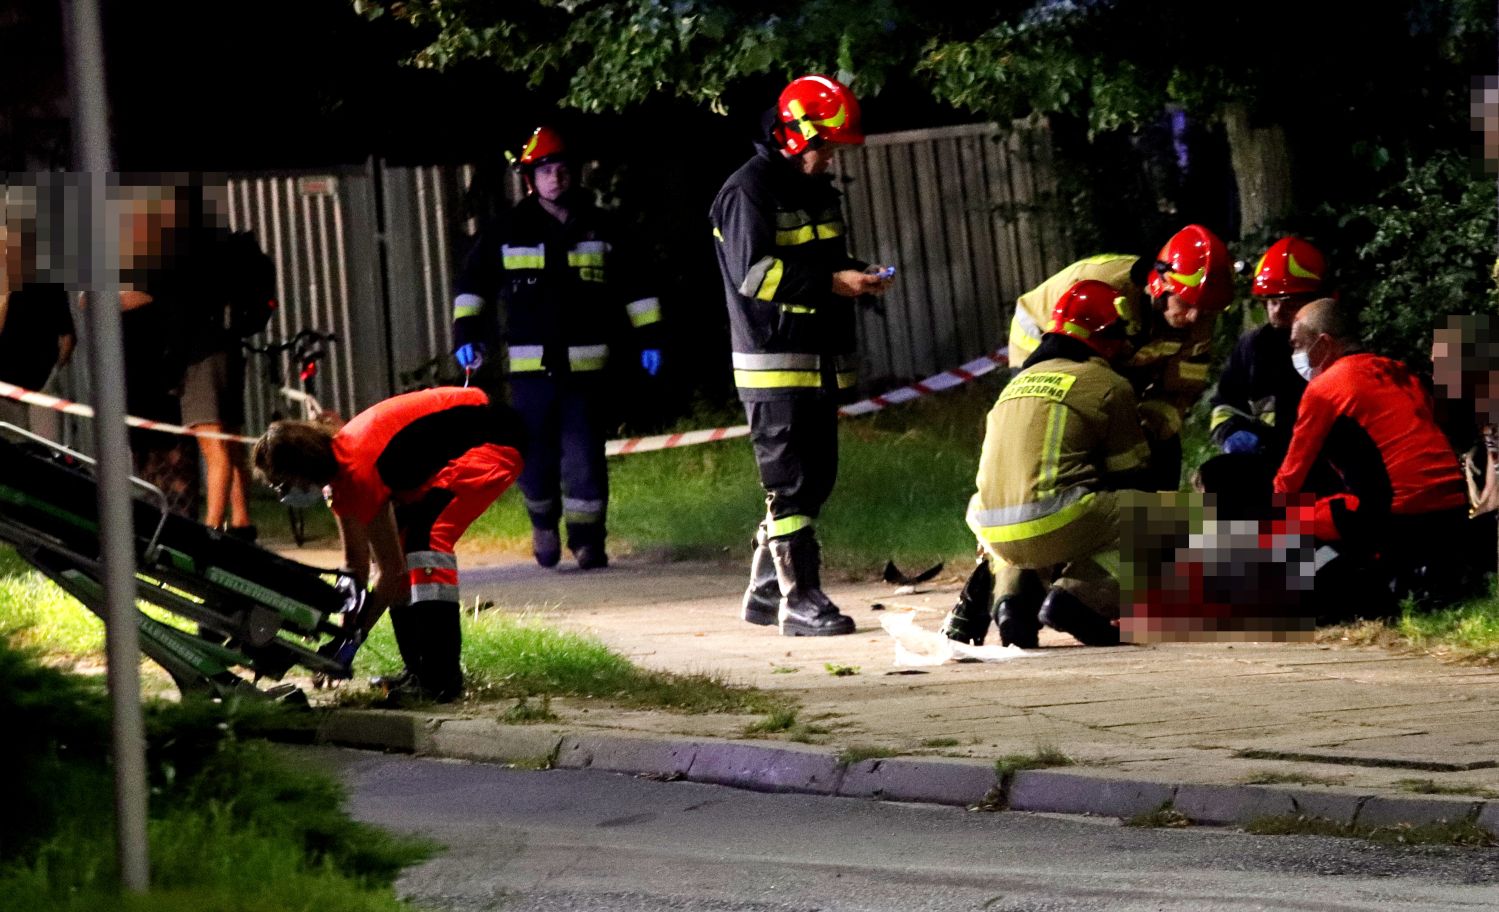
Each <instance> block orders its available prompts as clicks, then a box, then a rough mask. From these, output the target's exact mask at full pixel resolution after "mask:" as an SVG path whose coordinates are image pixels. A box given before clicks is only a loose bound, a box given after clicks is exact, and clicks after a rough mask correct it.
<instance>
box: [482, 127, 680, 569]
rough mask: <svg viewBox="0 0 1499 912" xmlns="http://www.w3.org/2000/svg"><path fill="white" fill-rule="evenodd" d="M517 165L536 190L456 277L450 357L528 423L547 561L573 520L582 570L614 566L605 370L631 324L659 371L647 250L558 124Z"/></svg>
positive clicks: (645, 358) (534, 530)
mask: <svg viewBox="0 0 1499 912" xmlns="http://www.w3.org/2000/svg"><path fill="white" fill-rule="evenodd" d="M513 161H514V163H515V166H516V167H517V168H518V169H519V171H520V173H521V176H522V177H523V178H524V180H525V182H526V189H527V191H528V195H527V196H526V198H525V199H523V200H521V201H520V202H518V203H516V204H515V206H514V207H512V209H511V210H510V212H509V213H507V214H506V216H505V217H504V218H502V219H499V220H497V221H496V222H495V223H494V224H490V225H486V226H485V228H484V230H483V231H482V232H481V233H480V236H479V239H478V242H477V243H476V244H475V245H474V247H473V249H472V250H471V251H470V253H469V255H468V256H467V257H466V258H465V260H464V263H463V267H462V269H461V270H460V271H459V275H458V278H457V281H456V282H455V283H454V285H455V287H454V292H455V298H454V301H453V354H454V357H455V358H456V359H457V361H458V363H459V366H461V367H463V368H464V369H465V371H468V372H470V373H471V375H472V376H473V378H474V380H475V382H476V383H477V384H478V385H479V386H481V387H483V388H484V389H485V390H486V391H487V392H489V393H490V394H491V395H493V396H495V397H496V399H499V398H500V397H501V396H502V395H503V390H504V389H505V388H506V387H507V386H508V388H509V394H510V400H511V402H512V404H513V405H514V406H515V408H516V410H517V411H518V412H520V414H521V416H522V417H523V418H524V419H525V421H526V428H527V432H528V439H529V446H530V449H529V450H527V452H526V465H525V470H524V471H523V472H522V473H521V476H520V488H521V492H522V493H523V494H524V495H525V501H526V512H527V513H528V514H529V515H530V518H531V549H532V553H533V555H534V556H535V558H536V562H537V563H538V564H540V565H541V566H543V567H554V566H556V565H557V564H558V562H559V561H560V560H561V556H562V536H561V532H560V529H559V527H560V526H563V525H565V527H566V531H567V544H568V547H569V549H570V550H571V551H572V552H573V555H574V556H575V557H576V558H577V561H578V566H579V567H580V568H581V569H584V570H589V569H594V568H600V567H605V566H607V565H608V563H609V557H608V554H607V553H606V551H605V549H604V540H605V535H606V529H605V517H606V513H607V507H608V503H609V471H608V465H607V463H606V462H605V459H604V444H605V442H606V441H607V439H608V429H609V426H610V423H611V422H610V419H609V415H608V410H609V404H610V381H609V379H608V377H607V374H606V369H607V368H608V366H609V363H610V361H611V360H613V359H614V354H615V350H616V349H618V348H620V347H621V345H622V343H624V340H623V339H621V338H620V337H621V336H622V335H624V333H622V332H619V331H617V330H619V329H622V328H623V327H624V326H625V324H626V323H627V322H628V324H629V325H630V326H633V327H634V334H635V336H636V339H635V340H634V341H636V342H638V343H639V347H640V358H641V360H640V365H641V368H642V369H643V370H645V371H646V372H647V373H648V374H651V375H652V376H654V375H655V374H656V372H657V371H658V370H659V369H660V366H661V351H660V340H659V331H660V321H661V302H660V301H659V300H658V299H657V298H656V297H655V296H654V295H653V294H651V293H650V291H649V288H650V285H649V282H647V281H646V280H645V279H644V273H645V270H644V269H643V268H642V263H641V259H642V258H641V256H640V255H638V254H635V255H632V254H631V252H630V251H628V250H626V249H624V248H625V244H626V241H627V238H626V237H625V236H624V233H623V232H621V231H619V230H617V229H615V228H614V227H613V226H611V225H610V224H609V222H608V220H607V219H606V217H605V215H604V213H602V212H600V211H599V210H598V209H596V208H595V207H594V206H593V205H592V204H591V203H590V202H588V200H587V199H586V197H585V195H584V194H582V193H580V192H579V191H578V188H577V177H578V175H577V168H576V163H575V162H574V161H573V158H572V156H571V154H570V153H569V151H568V148H567V146H566V145H565V144H564V143H563V140H562V137H561V135H560V134H559V133H558V132H557V131H556V130H555V129H553V128H551V127H547V126H543V127H538V128H537V129H536V131H535V132H534V133H533V134H532V135H531V138H530V140H529V141H527V143H526V145H525V147H524V149H523V150H522V151H521V154H520V156H519V157H518V158H515V159H513ZM500 308H504V313H505V320H504V321H503V325H504V328H505V330H504V331H505V335H504V338H503V340H502V339H501V337H500V327H501V325H502V324H501V321H500V320H499V319H498V311H499V309H500ZM502 342H503V346H502ZM501 365H504V368H505V370H503V371H502V370H501V369H500V368H501Z"/></svg>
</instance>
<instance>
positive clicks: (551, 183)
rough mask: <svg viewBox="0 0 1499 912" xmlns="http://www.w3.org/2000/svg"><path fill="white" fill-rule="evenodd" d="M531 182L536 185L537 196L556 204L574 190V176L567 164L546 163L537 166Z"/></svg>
mask: <svg viewBox="0 0 1499 912" xmlns="http://www.w3.org/2000/svg"><path fill="white" fill-rule="evenodd" d="M531 180H532V181H533V182H534V183H535V184H536V195H537V196H539V197H541V198H542V199H544V200H546V201H548V202H553V203H554V202H556V201H557V200H559V199H561V198H562V194H564V193H566V192H567V191H568V190H570V189H572V185H573V174H572V171H570V170H569V169H568V167H567V164H566V163H565V162H546V163H545V164H542V165H537V166H536V171H535V172H534V173H533V174H532V176H531Z"/></svg>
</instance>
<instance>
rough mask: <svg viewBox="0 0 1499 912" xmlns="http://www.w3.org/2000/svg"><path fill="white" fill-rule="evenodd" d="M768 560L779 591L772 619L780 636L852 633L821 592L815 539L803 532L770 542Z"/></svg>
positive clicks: (847, 620)
mask: <svg viewBox="0 0 1499 912" xmlns="http://www.w3.org/2000/svg"><path fill="white" fill-rule="evenodd" d="M770 556H771V560H772V562H773V563H774V564H775V568H776V582H777V583H779V584H780V588H781V604H780V610H779V611H778V612H777V615H776V619H777V620H778V621H779V622H780V625H781V636H840V635H842V634H846V633H853V632H854V619H853V618H851V617H849V616H847V615H845V614H843V613H842V612H840V611H839V610H838V606H837V605H834V604H833V601H832V599H830V598H828V597H827V595H826V594H824V593H823V591H822V580H821V577H820V575H819V563H820V555H819V554H818V548H817V539H816V538H815V537H814V536H813V534H812V532H811V530H809V529H804V530H802V531H800V532H797V533H795V534H793V535H788V536H786V537H785V538H772V539H771V540H770Z"/></svg>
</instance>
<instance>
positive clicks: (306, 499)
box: [281, 487, 323, 510]
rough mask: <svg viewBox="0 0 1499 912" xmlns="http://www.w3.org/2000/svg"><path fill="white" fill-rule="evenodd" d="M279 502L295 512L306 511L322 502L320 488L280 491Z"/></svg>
mask: <svg viewBox="0 0 1499 912" xmlns="http://www.w3.org/2000/svg"><path fill="white" fill-rule="evenodd" d="M281 502H282V503H283V504H285V505H286V506H288V507H291V508H293V509H296V510H308V509H311V508H312V507H315V506H317V505H318V504H320V503H322V502H323V491H322V489H321V488H314V487H306V488H286V489H284V490H283V491H282V494H281Z"/></svg>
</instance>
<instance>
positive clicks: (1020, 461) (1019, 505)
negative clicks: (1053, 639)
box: [943, 280, 1150, 649]
mask: <svg viewBox="0 0 1499 912" xmlns="http://www.w3.org/2000/svg"><path fill="white" fill-rule="evenodd" d="M1130 303H1131V302H1130V301H1129V300H1128V299H1127V298H1126V297H1125V296H1123V295H1121V294H1120V293H1119V292H1118V291H1117V290H1116V289H1115V288H1114V287H1112V286H1111V285H1109V284H1108V283H1106V282H1102V281H1097V280H1085V281H1081V282H1078V283H1076V284H1075V285H1073V286H1072V287H1071V288H1069V289H1068V290H1067V291H1066V293H1064V294H1063V295H1062V298H1061V300H1059V301H1058V302H1057V304H1056V307H1055V308H1054V309H1053V311H1052V314H1051V319H1050V321H1049V323H1048V324H1047V327H1046V330H1045V333H1044V335H1043V336H1042V338H1041V343H1040V345H1039V346H1037V348H1036V350H1035V351H1034V352H1033V353H1032V354H1031V356H1030V357H1029V358H1028V359H1026V361H1025V365H1024V367H1023V369H1022V370H1021V371H1020V372H1019V373H1018V374H1016V375H1015V377H1014V378H1013V379H1012V380H1011V381H1010V382H1009V384H1008V385H1007V386H1006V387H1005V389H1004V391H1003V392H1002V393H1001V394H1000V396H999V400H998V402H996V403H995V405H994V408H993V409H992V410H991V411H990V412H989V417H988V423H987V429H986V432H985V435H984V447H983V453H982V455H981V456H980V459H979V472H978V491H977V493H975V494H974V495H973V498H972V499H971V500H970V501H969V505H968V526H969V528H971V529H972V530H973V531H974V534H975V535H976V536H977V537H978V540H979V546H980V548H981V549H982V550H983V552H984V556H985V557H986V558H987V560H988V563H989V566H990V568H991V570H992V573H993V578H994V595H995V596H996V597H997V598H996V600H995V607H994V619H995V621H996V622H997V624H998V626H999V636H1000V642H1001V643H1003V644H1004V645H1006V646H1010V645H1014V646H1019V647H1022V648H1028V649H1029V648H1034V647H1035V646H1036V645H1037V641H1038V635H1039V633H1040V629H1041V627H1042V626H1043V625H1045V626H1048V627H1051V628H1053V629H1055V630H1059V631H1061V632H1063V633H1068V634H1071V635H1072V636H1074V637H1076V638H1077V639H1078V640H1079V641H1081V642H1082V643H1084V644H1085V645H1090V646H1105V645H1115V644H1117V643H1118V642H1119V628H1118V627H1117V626H1115V625H1114V624H1113V623H1111V621H1112V619H1114V618H1117V617H1118V616H1119V580H1118V568H1119V503H1118V495H1117V493H1116V492H1117V491H1118V490H1119V489H1121V488H1126V487H1135V486H1136V485H1137V484H1138V483H1139V481H1140V479H1141V478H1142V476H1143V474H1144V472H1145V470H1146V468H1147V466H1148V461H1149V455H1150V445H1149V444H1148V443H1147V442H1146V439H1145V435H1144V432H1143V431H1142V430H1141V427H1140V415H1139V408H1138V405H1137V402H1136V399H1135V394H1134V390H1133V389H1132V388H1131V386H1130V383H1129V381H1127V380H1126V379H1125V378H1124V377H1123V376H1121V375H1120V374H1119V373H1118V372H1117V371H1116V370H1115V368H1114V366H1113V365H1112V363H1111V362H1113V361H1115V360H1116V359H1118V358H1120V357H1122V356H1123V355H1124V353H1125V349H1126V346H1125V342H1126V337H1127V334H1128V324H1129V320H1130V316H1131V311H1130ZM1043 576H1044V577H1046V578H1049V580H1050V585H1049V588H1048V586H1047V585H1045V584H1044V583H1043V581H1042V580H1043ZM971 582H972V583H973V584H974V585H973V587H972V588H980V587H981V582H982V573H980V574H979V579H977V580H973V581H971ZM965 593H966V594H967V595H968V596H969V597H968V598H967V599H964V600H961V601H960V602H959V604H958V606H957V607H956V608H954V609H953V613H952V614H951V615H949V617H948V619H947V621H946V623H945V624H944V626H943V632H944V633H946V634H947V636H949V637H950V638H952V639H955V640H961V641H964V642H974V643H982V642H983V639H984V637H985V635H986V634H987V632H988V628H989V611H988V609H989V604H988V602H989V599H986V598H984V597H983V596H982V594H981V593H976V592H973V591H971V590H965Z"/></svg>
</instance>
